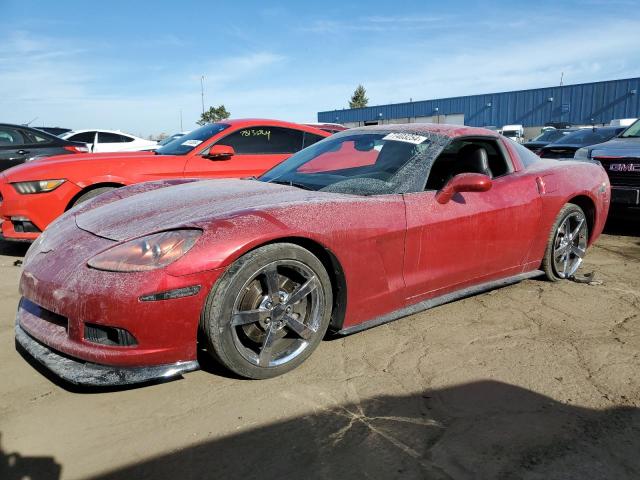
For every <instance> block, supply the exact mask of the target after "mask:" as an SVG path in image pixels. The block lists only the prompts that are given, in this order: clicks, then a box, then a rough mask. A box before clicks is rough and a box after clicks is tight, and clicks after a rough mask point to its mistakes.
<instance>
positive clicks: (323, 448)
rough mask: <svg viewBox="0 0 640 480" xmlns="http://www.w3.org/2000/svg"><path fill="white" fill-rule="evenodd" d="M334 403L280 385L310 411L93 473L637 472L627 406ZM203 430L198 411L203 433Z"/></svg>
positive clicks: (488, 389)
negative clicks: (287, 389)
mask: <svg viewBox="0 0 640 480" xmlns="http://www.w3.org/2000/svg"><path fill="white" fill-rule="evenodd" d="M256 388H260V385H259V384H258V383H256ZM354 392H355V390H354ZM354 395H355V394H354ZM356 398H357V396H356ZM331 399H332V396H331V392H329V391H327V392H326V395H324V396H320V397H318V396H315V397H308V396H305V394H304V393H302V392H297V391H295V390H289V391H283V392H278V393H276V394H274V396H273V403H274V408H276V409H277V410H279V411H281V410H282V408H283V405H286V404H287V403H291V402H295V403H299V402H304V403H306V404H308V405H310V406H311V407H312V408H311V413H309V414H308V415H304V416H299V417H295V418H291V419H288V420H285V421H281V422H278V423H275V424H270V425H265V426H262V427H258V428H251V429H247V430H245V431H244V432H242V433H237V434H231V435H228V436H225V437H222V438H218V439H214V440H210V441H205V442H202V443H199V444H196V445H192V446H189V447H186V448H184V449H173V450H172V451H171V452H169V453H166V454H164V455H160V456H154V457H151V458H147V459H143V460H141V461H139V462H137V463H135V464H132V465H128V466H125V467H122V468H117V469H114V470H112V471H109V472H106V473H102V474H99V475H96V476H95V477H93V478H94V479H95V480H115V479H132V478H135V479H156V478H172V479H173V478H180V479H201V478H225V479H235V478H238V479H251V478H260V479H271V478H304V479H305V480H309V479H316V478H324V479H337V478H340V479H351V478H353V479H356V478H357V479H360V478H376V479H377V478H381V479H392V478H422V479H424V478H427V479H454V478H455V479H512V478H517V479H543V478H544V479H584V478H589V479H600V478H601V479H605V478H607V479H610V478H615V479H619V480H621V479H632V478H633V479H637V478H640V456H639V455H638V454H637V452H638V450H639V449H640V410H639V409H638V408H635V407H614V408H610V409H605V410H594V409H589V408H583V407H579V406H574V405H571V403H570V400H569V399H565V401H563V402H559V401H557V400H554V399H552V398H550V397H547V396H544V395H541V394H538V393H535V392H532V391H530V390H527V389H524V388H521V387H517V386H513V385H509V384H505V383H501V382H496V381H479V382H475V383H469V384H464V385H459V386H453V387H451V388H444V389H439V390H426V391H423V392H420V393H416V394H412V395H406V396H392V395H388V396H382V397H377V398H371V399H366V400H359V401H355V402H354V403H350V404H344V405H336V404H335V403H334V402H332V401H331ZM327 405H330V406H327ZM220 415H225V412H220ZM214 423H215V422H214ZM242 427H243V425H242V421H241V420H239V421H238V425H237V427H236V428H242ZM210 428H212V427H210V426H209V425H207V420H206V419H203V420H202V429H203V432H205V434H206V432H207V431H209V430H208V429H210ZM132 435H135V433H134V432H132ZM167 435H170V432H169V431H167Z"/></svg>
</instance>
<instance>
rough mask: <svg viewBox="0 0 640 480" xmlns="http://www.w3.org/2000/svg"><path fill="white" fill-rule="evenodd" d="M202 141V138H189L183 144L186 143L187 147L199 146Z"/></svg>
mask: <svg viewBox="0 0 640 480" xmlns="http://www.w3.org/2000/svg"><path fill="white" fill-rule="evenodd" d="M201 143H202V140H187V141H185V142H182V145H186V146H187V147H197V146H198V145H200V144H201Z"/></svg>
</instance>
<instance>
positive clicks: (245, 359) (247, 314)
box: [201, 243, 333, 379]
mask: <svg viewBox="0 0 640 480" xmlns="http://www.w3.org/2000/svg"><path fill="white" fill-rule="evenodd" d="M332 302H333V300H332V290H331V281H330V279H329V276H328V274H327V271H326V269H325V268H324V266H323V265H322V262H320V260H318V258H317V257H315V256H314V255H313V254H312V253H311V252H309V251H308V250H306V249H304V248H302V247H300V246H298V245H295V244H291V243H278V244H272V245H266V246H264V247H261V248H258V249H256V250H254V251H252V252H249V253H247V254H246V255H244V256H243V257H241V258H239V259H238V260H237V261H236V262H235V263H234V264H233V265H232V266H231V267H230V268H229V269H228V270H227V272H225V274H224V275H223V276H222V278H221V279H220V280H218V282H217V283H216V286H215V287H214V288H213V290H212V291H211V293H210V294H209V297H208V298H207V302H206V305H205V308H204V311H203V314H202V322H201V324H202V328H203V330H204V332H205V335H206V338H207V341H208V347H209V351H210V353H212V354H213V356H214V357H216V358H217V360H218V361H219V362H220V363H222V364H223V365H224V366H225V367H227V368H228V369H229V370H231V371H233V372H235V373H236V374H238V375H240V376H243V377H247V378H253V379H264V378H271V377H275V376H278V375H281V374H283V373H286V372H288V371H290V370H292V369H294V368H296V367H297V366H298V365H300V364H301V363H302V362H304V361H305V360H306V359H307V358H308V357H309V356H310V355H311V353H312V352H313V351H314V350H315V348H316V347H317V346H318V344H319V343H320V341H321V340H322V338H323V337H324V335H325V333H326V331H327V328H328V326H329V321H330V318H331V307H332Z"/></svg>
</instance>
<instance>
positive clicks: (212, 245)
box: [15, 124, 610, 385]
mask: <svg viewBox="0 0 640 480" xmlns="http://www.w3.org/2000/svg"><path fill="white" fill-rule="evenodd" d="M609 199H610V188H609V183H608V180H607V176H606V173H605V172H604V170H603V169H602V167H600V166H599V165H597V164H595V163H587V162H579V161H563V162H558V161H556V160H546V159H541V158H539V157H537V156H536V155H534V154H533V153H531V152H530V151H529V150H527V149H526V148H524V147H523V146H520V145H518V144H516V143H514V142H512V141H510V140H508V139H505V138H504V137H501V136H499V135H497V134H496V133H494V132H491V131H489V130H484V129H478V128H467V127H457V126H446V125H420V124H409V125H385V126H375V127H366V128H357V129H352V130H348V131H345V132H341V133H338V134H336V135H334V136H332V137H329V138H327V139H325V140H323V141H321V142H318V143H316V144H314V145H312V146H311V147H309V148H306V149H304V150H302V151H301V152H299V153H297V154H295V155H293V156H292V157H291V158H289V159H288V160H286V161H285V162H283V163H282V164H280V165H278V166H276V167H275V168H273V169H272V170H270V171H268V172H267V173H265V174H264V175H263V176H262V177H260V178H258V179H244V180H209V181H191V180H171V181H157V182H149V183H143V184H138V185H133V186H130V187H126V188H122V189H119V190H115V191H113V192H111V193H107V194H105V195H102V196H100V197H98V198H95V199H93V200H92V201H89V202H86V203H85V204H83V205H80V206H78V207H76V208H73V209H72V210H70V211H68V212H67V213H66V214H64V215H63V216H62V217H61V218H59V219H58V220H56V221H55V222H54V223H53V224H52V225H51V226H50V227H49V228H48V229H47V231H46V232H45V233H44V234H43V235H41V236H40V238H39V239H38V240H36V242H34V244H33V245H32V246H31V249H30V250H29V252H28V253H27V255H26V257H25V259H24V271H23V274H22V278H21V281H20V292H21V294H22V299H21V302H20V305H19V308H18V312H17V321H16V327H15V328H16V339H17V342H18V343H19V344H20V345H22V347H23V350H24V351H26V352H27V353H28V354H30V355H31V356H33V357H35V359H37V360H38V361H40V362H41V363H42V364H44V365H45V366H46V367H48V368H49V369H50V370H52V371H53V372H55V373H56V374H57V375H59V376H60V377H62V378H64V379H66V380H68V381H71V382H74V383H79V384H90V385H113V384H125V383H135V382H142V381H146V380H151V379H155V378H161V377H171V376H174V375H178V374H180V373H182V372H186V371H189V370H193V369H195V368H197V367H198V361H197V360H198V359H197V355H196V352H197V351H198V348H197V344H198V339H199V338H200V339H201V341H202V344H203V345H201V346H206V348H207V350H208V352H209V354H210V355H212V356H213V357H214V358H215V359H217V360H218V361H219V362H220V363H222V364H223V365H225V366H226V367H227V368H229V369H231V370H232V371H233V372H235V373H236V374H238V375H241V376H244V377H249V378H267V377H273V376H275V375H279V374H282V373H284V372H286V371H288V370H291V369H292V368H294V367H296V366H298V365H300V364H301V363H302V362H303V361H304V360H305V359H306V358H307V357H309V355H310V354H311V353H312V351H313V350H314V349H315V348H316V346H317V345H318V343H319V342H320V341H321V339H322V338H323V336H324V335H325V333H326V332H327V329H330V330H332V331H334V332H337V333H339V334H347V333H352V332H356V331H358V330H362V329H365V328H368V327H372V326H375V325H380V324H382V323H385V322H388V321H390V320H394V319H396V318H399V317H401V316H405V315H408V314H410V313H414V312H417V311H420V310H423V309H426V308H430V307H433V306H435V305H439V304H442V303H444V302H448V301H451V300H453V299H456V298H460V297H463V296H467V295H471V294H474V293H477V292H481V291H484V290H487V289H490V288H495V287H496V286H500V285H506V284H510V283H514V282H517V281H520V280H522V279H525V278H528V277H533V276H537V275H543V274H544V275H546V277H547V278H548V279H550V280H559V279H562V278H568V277H571V276H572V275H573V274H574V273H575V272H576V270H577V269H578V267H579V266H580V264H581V262H582V259H583V257H584V255H585V252H586V249H587V246H588V245H590V244H591V243H593V242H594V241H595V240H596V239H597V238H598V236H599V235H600V233H601V231H602V228H603V225H604V222H605V219H606V216H607V212H608V208H609ZM199 334H200V335H199Z"/></svg>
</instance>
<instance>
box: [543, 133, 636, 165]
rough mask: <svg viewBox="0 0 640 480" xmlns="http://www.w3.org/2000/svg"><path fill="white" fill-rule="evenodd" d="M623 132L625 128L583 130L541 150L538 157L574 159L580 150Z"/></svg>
mask: <svg viewBox="0 0 640 480" xmlns="http://www.w3.org/2000/svg"><path fill="white" fill-rule="evenodd" d="M623 131H624V127H592V128H581V129H580V130H576V131H574V132H572V133H570V134H568V135H566V136H564V137H562V138H561V139H559V140H556V141H555V142H552V143H550V144H549V145H547V146H546V147H543V148H541V149H540V151H539V152H538V155H540V156H541V157H544V158H573V157H574V155H575V153H576V151H577V150H578V149H579V148H582V147H587V146H589V145H595V144H596V143H602V142H606V141H607V140H611V139H612V138H613V137H616V136H617V135H619V134H620V133H621V132H623Z"/></svg>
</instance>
